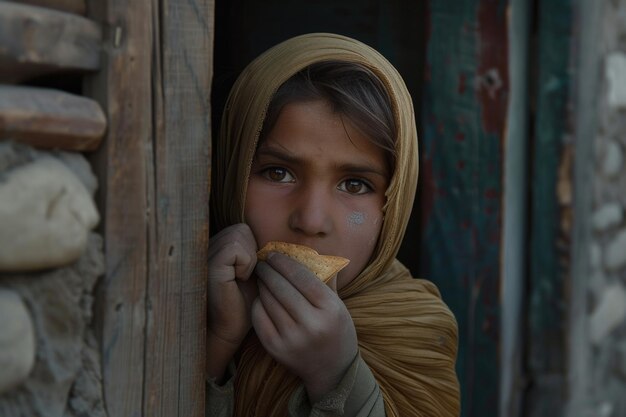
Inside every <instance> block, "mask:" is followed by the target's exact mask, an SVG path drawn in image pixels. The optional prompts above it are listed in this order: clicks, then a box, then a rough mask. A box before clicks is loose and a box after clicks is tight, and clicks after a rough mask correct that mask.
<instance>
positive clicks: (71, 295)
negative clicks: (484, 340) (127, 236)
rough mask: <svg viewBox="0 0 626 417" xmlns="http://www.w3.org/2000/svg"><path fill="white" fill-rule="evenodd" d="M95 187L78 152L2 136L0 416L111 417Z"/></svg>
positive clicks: (85, 163)
mask: <svg viewBox="0 0 626 417" xmlns="http://www.w3.org/2000/svg"><path fill="white" fill-rule="evenodd" d="M96 187H97V184H96V179H95V177H94V176H93V174H92V172H91V169H90V167H89V164H88V163H87V161H86V160H85V158H84V157H83V156H82V155H81V154H77V153H68V152H42V151H37V150H34V149H32V148H29V147H27V146H24V145H17V144H13V143H11V142H0V328H2V329H3V330H2V332H0V416H11V417H19V416H28V417H36V416H46V417H53V416H54V417H56V416H63V417H78V416H94V417H100V416H105V415H106V412H105V408H104V403H103V400H102V389H101V370H100V357H99V353H98V349H97V344H96V341H95V337H94V334H93V331H92V329H91V327H90V325H91V323H92V303H93V295H92V293H93V290H94V286H95V284H96V282H97V280H98V278H99V277H100V276H101V275H102V273H103V268H104V266H103V265H104V264H103V253H102V239H101V237H100V236H99V235H97V234H95V233H93V232H92V229H93V228H94V227H95V226H96V224H97V222H98V217H99V216H98V213H97V211H96V209H95V205H94V203H93V193H94V192H95V189H96Z"/></svg>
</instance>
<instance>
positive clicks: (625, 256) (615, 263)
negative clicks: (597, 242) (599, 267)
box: [604, 229, 626, 270]
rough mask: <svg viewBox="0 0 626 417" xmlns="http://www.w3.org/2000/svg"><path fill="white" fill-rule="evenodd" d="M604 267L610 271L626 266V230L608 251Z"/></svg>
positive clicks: (610, 245)
mask: <svg viewBox="0 0 626 417" xmlns="http://www.w3.org/2000/svg"><path fill="white" fill-rule="evenodd" d="M604 265H605V266H606V268H607V269H609V270H617V269H620V268H622V267H624V266H626V229H624V230H621V231H620V232H619V233H618V234H617V236H615V238H613V240H612V241H611V242H609V245H608V247H607V249H606V255H605V258H604Z"/></svg>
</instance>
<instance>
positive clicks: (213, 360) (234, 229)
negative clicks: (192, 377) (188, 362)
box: [207, 224, 258, 379]
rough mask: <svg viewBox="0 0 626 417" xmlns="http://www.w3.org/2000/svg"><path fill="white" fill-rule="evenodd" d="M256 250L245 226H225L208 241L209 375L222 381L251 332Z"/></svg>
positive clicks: (254, 243) (252, 237) (254, 295)
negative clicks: (232, 359)
mask: <svg viewBox="0 0 626 417" xmlns="http://www.w3.org/2000/svg"><path fill="white" fill-rule="evenodd" d="M256 251H257V245H256V241H255V239H254V236H253V235H252V231H251V230H250V228H249V227H248V225H246V224H236V225H233V226H230V227H227V228H226V229H224V230H222V231H221V232H219V233H218V234H217V235H215V236H214V237H213V238H212V239H211V240H210V241H209V256H208V263H209V268H208V279H209V282H208V297H209V298H208V302H209V317H208V329H207V343H208V362H209V363H208V365H207V366H208V372H209V376H213V377H216V378H218V379H219V378H221V376H222V374H223V372H224V370H225V369H226V367H227V365H228V362H229V361H230V359H231V358H232V356H233V355H234V353H235V352H236V351H237V349H238V348H239V345H240V344H241V342H242V341H243V339H244V337H245V336H246V333H247V332H248V331H249V330H250V327H251V321H250V315H251V306H252V302H253V300H254V299H255V298H256V297H257V293H258V291H257V288H256V283H255V282H254V281H253V280H251V279H250V277H251V275H252V272H253V271H254V266H255V265H256V262H257V257H256Z"/></svg>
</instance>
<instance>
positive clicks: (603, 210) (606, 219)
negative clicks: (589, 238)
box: [591, 203, 624, 232]
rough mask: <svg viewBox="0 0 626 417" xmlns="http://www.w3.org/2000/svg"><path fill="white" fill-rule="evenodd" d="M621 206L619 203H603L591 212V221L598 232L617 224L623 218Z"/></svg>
mask: <svg viewBox="0 0 626 417" xmlns="http://www.w3.org/2000/svg"><path fill="white" fill-rule="evenodd" d="M623 217H624V216H623V214H622V206H620V205H619V203H609V204H605V205H603V206H602V207H600V208H599V209H597V210H596V211H595V212H594V213H593V217H592V218H591V222H592V224H593V228H594V229H595V230H596V231H598V232H604V231H606V230H609V229H611V228H612V227H615V226H618V225H619V224H620V223H621V222H622V219H623Z"/></svg>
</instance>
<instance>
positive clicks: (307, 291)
mask: <svg viewBox="0 0 626 417" xmlns="http://www.w3.org/2000/svg"><path fill="white" fill-rule="evenodd" d="M267 263H268V264H269V265H270V266H271V267H272V268H274V269H275V270H276V271H277V272H278V273H279V274H280V275H282V276H284V277H285V278H286V279H287V280H288V281H289V283H291V285H292V286H293V287H294V288H295V289H296V290H297V291H298V292H299V293H300V294H301V295H302V297H304V298H305V299H306V300H307V301H308V302H309V303H310V304H312V305H313V306H315V307H317V308H322V306H324V305H325V304H326V303H327V299H328V297H329V293H330V294H332V291H331V290H330V288H328V287H327V286H326V284H324V283H323V282H322V281H320V280H319V279H318V278H317V277H316V276H315V274H314V273H313V272H311V271H309V269H308V268H306V267H305V266H304V265H302V264H301V263H300V262H298V261H296V260H294V259H291V258H290V257H288V256H287V255H283V254H282V253H272V254H270V256H268V257H267Z"/></svg>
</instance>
